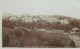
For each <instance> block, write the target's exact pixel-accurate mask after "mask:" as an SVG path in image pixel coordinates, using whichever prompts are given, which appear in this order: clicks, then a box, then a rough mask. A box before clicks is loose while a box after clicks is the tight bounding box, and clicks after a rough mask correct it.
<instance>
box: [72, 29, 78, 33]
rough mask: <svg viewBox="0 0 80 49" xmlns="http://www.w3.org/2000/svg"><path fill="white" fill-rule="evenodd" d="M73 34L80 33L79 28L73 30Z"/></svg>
mask: <svg viewBox="0 0 80 49" xmlns="http://www.w3.org/2000/svg"><path fill="white" fill-rule="evenodd" d="M71 33H79V29H78V28H72V29H71Z"/></svg>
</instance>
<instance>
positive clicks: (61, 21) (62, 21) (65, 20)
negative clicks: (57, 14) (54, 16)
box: [59, 19, 69, 24]
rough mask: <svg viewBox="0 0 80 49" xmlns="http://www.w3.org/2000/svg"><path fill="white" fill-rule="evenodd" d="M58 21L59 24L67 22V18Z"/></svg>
mask: <svg viewBox="0 0 80 49" xmlns="http://www.w3.org/2000/svg"><path fill="white" fill-rule="evenodd" d="M59 22H60V23H61V24H69V21H68V20H67V19H64V20H59Z"/></svg>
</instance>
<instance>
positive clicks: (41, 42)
mask: <svg viewBox="0 0 80 49" xmlns="http://www.w3.org/2000/svg"><path fill="white" fill-rule="evenodd" d="M55 32H56V33H54V31H47V30H46V31H42V30H33V29H27V28H26V29H23V28H18V29H13V28H6V27H3V29H2V38H3V43H2V46H3V47H57V48H58V47H75V43H74V42H73V40H71V38H70V37H69V35H67V34H63V33H61V32H59V31H57V30H56V31H55Z"/></svg>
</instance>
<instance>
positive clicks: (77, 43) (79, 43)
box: [69, 35, 80, 48]
mask: <svg viewBox="0 0 80 49" xmlns="http://www.w3.org/2000/svg"><path fill="white" fill-rule="evenodd" d="M69 36H70V38H71V39H72V40H73V41H74V42H75V46H76V47H77V48H80V37H79V36H76V35H74V36H72V35H69Z"/></svg>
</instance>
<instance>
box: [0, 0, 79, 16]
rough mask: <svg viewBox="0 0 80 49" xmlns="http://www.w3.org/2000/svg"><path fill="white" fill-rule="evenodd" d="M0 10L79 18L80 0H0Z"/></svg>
mask: <svg viewBox="0 0 80 49" xmlns="http://www.w3.org/2000/svg"><path fill="white" fill-rule="evenodd" d="M0 1H1V3H2V4H1V7H2V8H1V10H0V11H1V12H2V13H3V12H4V11H5V12H8V13H13V14H31V15H55V14H59V15H65V16H69V17H76V18H80V0H0Z"/></svg>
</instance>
